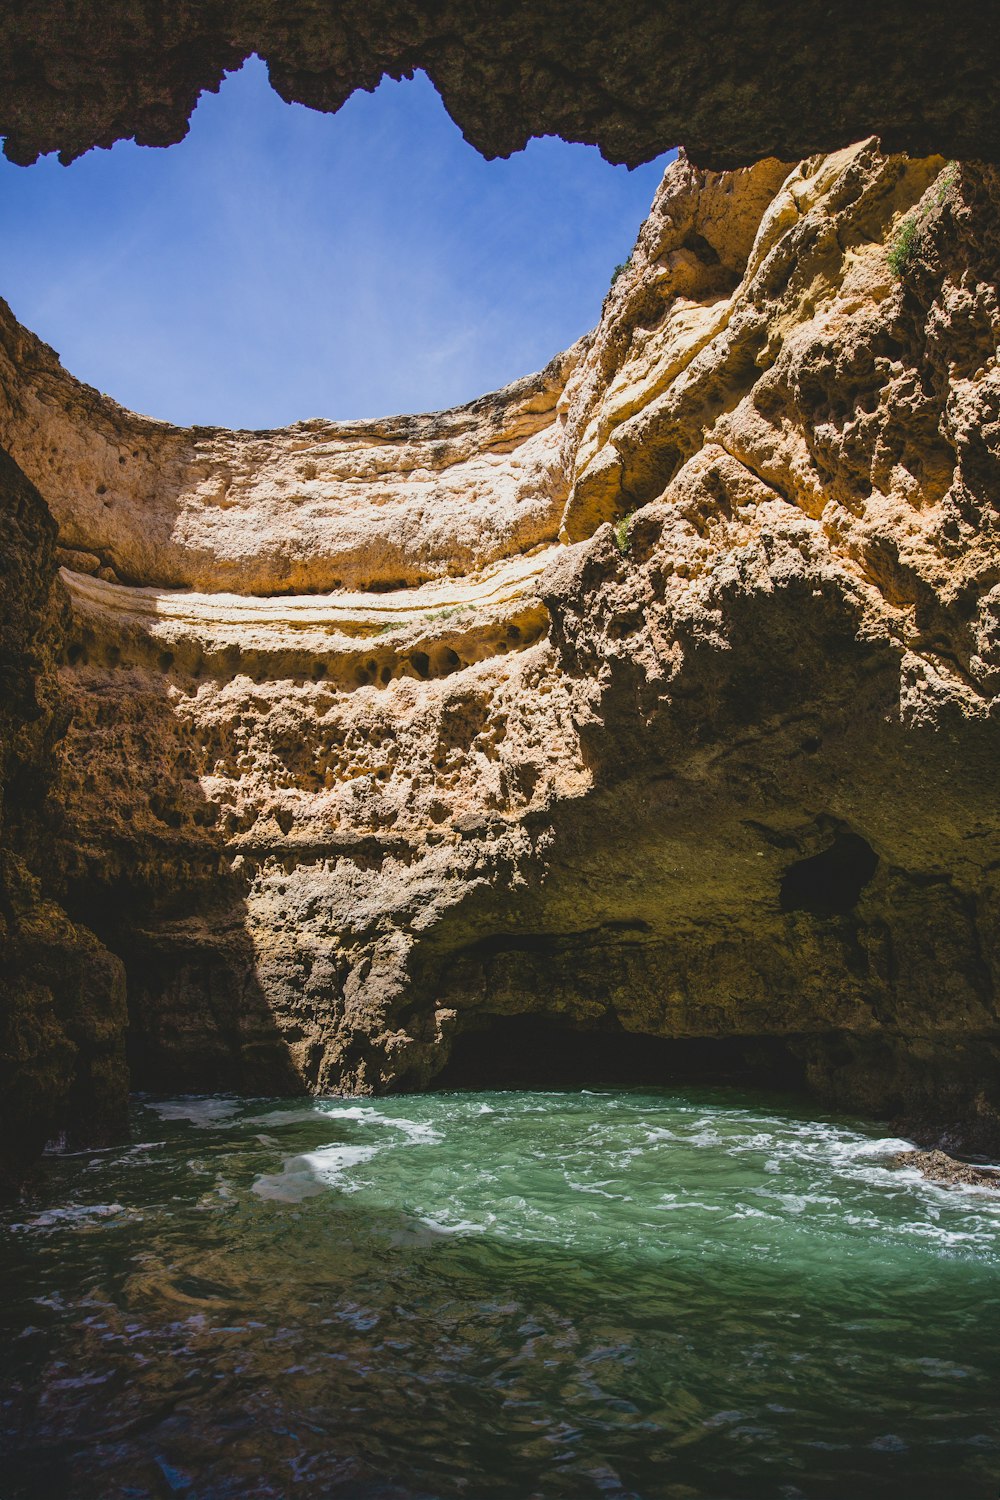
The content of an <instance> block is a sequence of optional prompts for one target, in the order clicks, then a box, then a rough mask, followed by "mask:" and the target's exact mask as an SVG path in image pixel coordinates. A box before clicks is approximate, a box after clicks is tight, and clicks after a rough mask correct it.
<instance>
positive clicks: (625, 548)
mask: <svg viewBox="0 0 1000 1500" xmlns="http://www.w3.org/2000/svg"><path fill="white" fill-rule="evenodd" d="M634 515H635V511H634V510H630V511H626V513H625V515H623V516H621V517H619V519H618V520H617V521H616V522H615V546H616V547H617V548H618V551H619V552H620V553H621V555H622V557H628V555H629V553H630V552H631V550H632V537H631V535H630V528H631V526H632V517H633V516H634Z"/></svg>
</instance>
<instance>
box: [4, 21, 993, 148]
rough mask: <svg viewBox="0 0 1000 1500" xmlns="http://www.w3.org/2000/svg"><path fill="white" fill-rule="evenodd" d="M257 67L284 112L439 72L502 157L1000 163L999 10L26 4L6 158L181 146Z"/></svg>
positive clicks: (446, 94) (11, 70) (462, 111)
mask: <svg viewBox="0 0 1000 1500" xmlns="http://www.w3.org/2000/svg"><path fill="white" fill-rule="evenodd" d="M254 52H256V53H258V54H259V55H260V56H261V57H262V58H264V59H265V61H266V62H267V64H268V67H269V70H270V75H271V81H272V83H273V84H274V87H275V88H276V89H277V91H278V93H279V94H281V96H282V97H283V98H285V99H288V100H294V101H297V102H299V103H302V104H307V105H309V106H311V107H312V108H313V109H321V110H336V109H339V108H340V106H341V105H342V104H343V103H344V101H345V100H346V99H347V98H348V97H349V96H350V94H351V93H353V91H354V90H355V89H358V88H364V89H373V88H374V87H375V86H376V85H377V84H378V82H379V80H380V79H381V78H382V77H383V76H386V75H387V76H389V77H392V78H400V77H404V76H410V75H412V73H413V71H414V70H415V69H417V68H422V69H424V70H426V72H427V73H428V74H429V76H430V77H431V78H432V79H433V81H434V83H435V84H436V85H437V87H438V89H439V91H440V93H441V95H442V98H443V100H444V102H445V105H446V107H447V109H448V111H449V113H450V114H451V115H452V117H453V119H455V120H456V121H457V122H458V124H459V125H460V127H461V129H462V131H463V132H464V134H465V136H466V138H467V139H468V140H469V141H471V142H472V144H473V145H474V146H476V147H477V148H478V149H479V150H480V151H482V152H483V153H484V154H485V155H487V156H497V155H509V153H510V152H511V151H516V150H518V149H519V148H520V147H522V146H523V145H524V144H525V142H526V141H527V140H528V139H529V137H530V136H532V135H548V134H557V135H561V136H562V137H563V138H564V139H565V140H573V141H589V142H594V143H596V144H598V145H600V147H601V149H602V151H603V152H604V154H605V155H606V156H607V157H608V158H609V159H610V160H612V161H622V162H628V163H630V164H631V165H636V164H637V163H638V162H640V161H649V160H651V159H652V158H653V157H654V156H657V155H659V153H660V152H662V151H665V150H668V149H670V148H671V147H673V146H676V145H677V144H678V143H681V144H683V145H684V146H686V147H687V149H688V151H689V153H690V154H691V156H692V158H693V159H695V160H697V161H698V162H699V163H701V164H702V165H704V166H712V167H733V166H740V165H746V164H748V163H750V162H753V161H757V160H759V159H760V158H762V157H765V156H769V155H775V156H779V157H783V158H786V159H789V160H793V159H796V158H798V157H800V156H805V155H807V154H808V153H810V152H815V151H830V150H835V149H837V148H840V147H844V146H846V145H848V144H849V143H850V142H851V141H852V140H856V139H857V138H858V137H860V136H863V135H866V134H868V133H869V132H877V133H878V134H879V135H881V136H882V139H883V143H884V145H885V148H886V149H887V150H897V151H899V150H905V151H909V152H911V153H913V154H923V153H926V152H928V151H946V152H948V153H949V154H950V155H953V156H968V157H973V158H985V159H989V160H996V159H997V157H998V155H1000V103H998V99H997V91H996V87H995V79H996V74H997V70H998V66H1000V23H998V19H997V16H996V13H995V8H994V7H993V6H992V5H990V4H988V3H987V4H984V3H983V0H953V3H952V4H951V5H950V6H947V7H943V6H940V5H936V4H931V3H930V0H880V3H879V4H878V5H869V4H859V3H852V0H847V3H846V4H841V5H839V6H837V7H831V6H830V5H828V4H826V3H824V0H798V3H797V4H796V5H795V6H794V8H793V9H791V10H790V9H789V6H788V4H787V3H785V0H755V3H754V4H753V5H748V4H745V3H741V0H712V3H711V4H710V5H706V4H703V3H701V0H633V3H632V4H631V5H628V6H619V7H614V8H611V7H609V6H608V5H607V4H606V3H598V0H506V3H505V4H503V5H497V4H495V3H493V0H437V3H435V4H434V5H427V4H423V5H405V4H400V3H398V0H392V3H389V0H338V4H336V5H331V4H330V3H329V0H281V3H278V0H199V3H198V4H190V3H185V4H178V3H176V0H175V3H172V4H170V5H164V4H157V3H155V0H154V3H149V4H145V5H142V6H137V5H135V4H132V3H126V0H103V3H100V4H98V3H97V0H19V3H18V4H16V5H11V6H7V7H5V9H4V13H3V15H2V16H0V100H2V102H0V135H5V136H6V137H7V140H6V145H5V148H4V149H5V150H6V153H7V155H8V156H9V157H10V158H11V160H13V161H18V162H30V161H33V160H34V159H35V157H36V156H37V154H38V153H39V152H43V151H59V152H60V153H62V155H63V157H64V159H66V160H71V159H72V158H73V157H75V156H78V155H80V153H81V152H83V151H86V150H87V149H88V147H90V146H93V145H101V146H110V145H111V144H113V142H114V141H116V140H120V139H122V138H123V137H131V138H134V139H136V140H137V141H139V142H140V143H141V144H144V145H153V146H164V145H169V144H170V143H171V142H173V141H178V140H180V139H181V137H182V136H183V135H184V133H185V132H186V130H187V122H188V118H189V116H190V114H191V112H192V110H193V109H194V106H195V104H196V102H197V99H198V95H199V94H200V93H201V92H202V90H204V89H215V88H217V87H218V85H219V83H220V81H221V79H222V77H223V74H224V71H225V70H226V69H233V68H237V67H239V66H240V64H241V63H242V62H243V61H244V59H245V58H247V57H248V56H249V55H250V54H251V53H254Z"/></svg>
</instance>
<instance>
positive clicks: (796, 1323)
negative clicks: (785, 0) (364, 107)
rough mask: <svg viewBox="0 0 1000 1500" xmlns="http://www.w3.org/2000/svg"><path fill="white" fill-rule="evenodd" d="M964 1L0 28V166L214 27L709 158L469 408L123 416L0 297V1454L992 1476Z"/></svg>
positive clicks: (601, 134)
mask: <svg viewBox="0 0 1000 1500" xmlns="http://www.w3.org/2000/svg"><path fill="white" fill-rule="evenodd" d="M987 9H988V8H986V7H983V6H982V5H980V4H978V3H973V0H958V3H957V5H953V6H952V7H951V8H950V9H948V10H943V9H942V8H941V7H932V6H930V5H929V4H916V5H914V4H912V3H910V4H904V3H903V0H887V3H886V4H884V5H882V6H877V7H875V6H870V5H868V6H864V7H861V6H850V5H848V6H842V7H840V9H839V10H837V11H835V12H833V11H831V9H830V7H829V6H828V5H826V4H820V3H819V0H804V3H802V4H800V5H798V6H796V7H795V8H794V14H792V13H790V8H789V7H788V6H787V5H785V4H780V3H778V0H761V3H757V4H754V5H753V6H747V5H740V4H737V3H734V0H717V3H713V4H710V5H707V6H706V5H704V4H698V5H695V4H694V3H693V0H665V3H663V4H647V5H643V4H639V5H637V6H633V7H631V8H629V9H628V10H627V11H613V10H611V9H609V8H608V7H607V5H604V6H600V7H599V6H597V5H596V4H594V3H593V0H580V3H564V0H543V3H542V4H538V3H534V4H532V5H528V4H527V3H526V0H514V3H512V4H505V5H504V6H500V7H498V6H496V5H487V4H482V3H479V0H440V3H438V4H435V5H433V6H408V5H406V4H405V3H404V4H398V3H395V0H394V3H393V4H391V5H387V4H384V3H383V0H366V3H364V4H362V3H361V0H344V3H342V4H338V5H336V6H331V5H330V4H328V3H326V0H289V3H287V4H282V5H278V4H277V3H275V0H210V3H208V4H199V5H193V6H190V5H189V6H181V7H177V6H173V7H172V6H163V5H159V4H156V3H155V0H152V3H148V4H144V5H142V6H136V5H135V4H132V3H128V4H126V3H124V0H112V3H110V4H107V5H101V6H97V5H96V4H94V3H93V0H73V3H72V4H70V3H69V0H57V3H55V4H49V3H45V4H42V3H40V0H26V3H23V4H18V5H16V6H13V7H7V10H6V12H5V14H4V15H3V16H2V17H0V49H2V50H0V56H2V58H3V64H2V66H0V75H2V76H0V135H2V136H3V137H4V151H5V153H6V156H7V158H8V159H9V161H10V162H11V163H14V164H20V165H23V166H24V167H25V169H26V170H32V169H33V168H32V164H33V163H34V162H35V161H36V159H37V158H38V156H39V155H40V154H44V153H47V152H53V151H55V152H58V153H59V154H60V156H61V158H62V160H63V161H64V162H70V161H72V160H73V159H74V158H75V157H77V156H79V155H80V154H81V153H83V152H85V151H87V150H89V149H91V148H92V147H94V146H97V147H108V146H110V145H112V144H113V143H114V142H115V141H116V140H123V139H131V140H135V141H137V142H138V143H140V144H144V145H148V146H150V147H165V146H170V145H171V144H172V143H175V142H177V141H179V140H180V139H181V138H182V137H183V135H184V133H185V131H186V129H187V122H188V119H189V117H190V114H191V112H192V110H193V108H194V106H195V104H196V102H197V99H198V96H199V93H200V92H202V91H204V90H206V89H216V88H218V86H219V84H220V82H221V80H222V78H223V76H224V74H225V72H226V71H227V70H228V69H232V68H235V67H237V66H239V64H240V63H241V62H242V61H243V60H244V59H245V58H246V57H248V56H249V55H251V54H252V53H256V54H257V55H258V56H259V57H261V58H262V59H263V60H264V61H265V62H266V64H267V67H268V71H269V76H270V79H271V82H272V84H273V86H274V88H275V89H276V90H277V92H278V93H279V94H280V95H281V97H282V98H284V99H286V100H289V101H296V102H299V103H303V104H305V105H308V106H310V107H312V108H313V109H316V110H321V111H328V112H333V111H336V110H337V109H338V108H339V107H340V106H341V104H342V103H343V102H344V101H345V99H346V98H347V97H348V96H349V95H350V93H351V92H352V91H353V90H354V89H357V88H367V89H373V88H374V87H376V86H377V84H378V82H379V80H380V79H381V78H382V77H383V76H389V77H394V78H402V77H409V76H412V74H413V73H414V71H415V70H418V69H423V70H425V71H426V73H427V75H428V76H429V77H430V79H431V80H432V81H433V83H434V84H435V86H436V87H437V88H438V89H439V91H440V93H441V97H442V99H443V100H444V103H445V105H446V107H447V109H448V111H449V113H450V115H451V116H452V118H453V120H454V121H455V122H456V123H457V125H458V127H459V128H460V129H461V130H462V131H463V133H464V135H465V137H466V139H467V140H468V141H470V142H471V143H472V144H473V145H474V146H475V147H476V148H477V149H479V150H480V151H481V152H482V153H484V154H485V155H487V156H503V155H506V154H509V153H510V152H512V151H515V150H517V149H519V148H520V147H521V146H523V145H524V143H525V141H526V140H527V139H528V138H529V137H531V136H532V135H538V134H544V133H547V132H550V133H551V132H554V133H558V134H560V135H561V136H563V137H564V138H565V139H567V140H577V141H583V142H590V143H592V144H596V145H598V146H599V147H600V149H601V151H602V152H603V153H604V155H605V156H606V157H607V158H609V159H610V160H612V161H616V162H620V163H629V164H635V163H640V162H644V161H649V160H651V159H652V158H653V157H655V156H656V155H657V154H658V153H659V152H660V151H662V150H663V149H665V148H668V147H670V148H672V147H674V146H677V145H678V144H679V145H680V147H681V150H680V152H679V154H678V157H677V159H676V161H674V162H673V163H672V164H671V165H670V167H669V168H668V169H667V171H666V173H665V175H664V177H663V179H662V181H661V183H660V186H659V187H658V189H657V191H656V194H655V197H654V199H653V202H652V204H651V206H650V211H649V215H648V217H647V219H646V221H645V222H644V224H643V226H642V228H641V229H640V231H639V234H638V237H637V239H636V242H635V245H634V247H633V249H632V252H631V254H630V255H629V257H628V259H627V261H626V262H625V263H624V264H623V265H622V266H621V267H620V268H619V269H618V272H617V274H616V275H615V277H614V280H613V283H612V285H611V286H610V287H609V288H608V291H607V295H606V296H605V299H604V303H603V307H602V309H601V313H600V318H599V320H598V323H597V325H596V327H595V328H594V329H593V330H592V331H591V332H589V333H588V334H585V335H584V337H583V338H581V339H580V340H578V342H577V343H575V344H574V345H573V346H572V347H571V348H569V349H567V350H565V351H564V352H562V353H561V354H559V355H557V356H556V357H555V358H554V359H552V360H551V362H550V363H549V364H548V365H547V366H546V367H545V368H544V369H542V370H540V371H538V372H537V373H535V374H528V375H525V376H523V377H522V378H520V379H518V380H516V381H514V382H513V383H512V384H511V385H508V386H506V387H504V388H503V389H501V390H498V391H494V392H492V393H489V394H486V395H483V396H481V397H479V398H477V399H475V400H473V401H471V402H469V403H467V404H466V405H464V406H460V407H457V408H454V409H452V410H446V411H437V412H425V413H419V414H412V415H400V416H393V417H384V418H378V419H373V420H364V421H356V422H337V421H334V420H327V419H325V418H324V419H311V420H308V421H300V422H295V423H293V424H292V425H291V426H288V427H285V428H280V429H275V430H271V431H244V430H232V431H230V430H225V429H222V428H213V427H205V426H201V427H190V428H186V427H179V426H174V425H172V424H171V423H168V422H157V421H155V420H152V419H150V418H147V417H144V416H141V415H139V414H137V413H135V412H131V411H128V410H126V409H125V408H123V407H121V406H119V405H118V404H117V403H115V402H114V401H112V400H110V399H109V398H108V397H106V396H104V395H102V394H101V393H100V392H99V391H97V390H94V389H92V388H91V387H89V386H87V385H85V384H83V383H82V382H80V381H79V380H77V379H76V378H75V377H74V375H73V374H72V373H71V372H69V371H68V370H66V369H65V368H63V366H62V364H61V362H60V360H59V358H58V356H57V355H56V353H55V352H54V351H53V350H52V349H50V348H48V347H47V346H46V345H45V344H44V343H43V342H42V341H41V340H40V339H39V338H37V337H36V336H35V335H34V334H33V333H32V332H31V331H30V330H29V329H26V328H24V327H22V326H21V325H20V324H19V323H18V321H17V319H16V318H15V317H14V315H13V313H12V312H11V310H10V309H9V308H8V307H7V306H6V304H4V303H0V688H2V692H0V1197H2V1198H4V1199H5V1200H6V1201H5V1203H4V1204H2V1205H0V1217H2V1218H3V1220H4V1226H5V1229H6V1231H7V1232H6V1233H5V1234H4V1235H3V1236H2V1237H0V1250H2V1254H3V1258H4V1263H3V1272H4V1275H3V1281H4V1287H5V1302H4V1308H3V1314H4V1337H3V1339H2V1340H0V1344H2V1345H3V1347H4V1350H5V1354H4V1366H5V1368H4V1375H5V1377H9V1378H7V1383H6V1386H5V1389H4V1393H3V1400H2V1401H0V1448H2V1449H3V1450H4V1454H5V1469H4V1474H5V1485H6V1486H8V1487H9V1489H10V1494H11V1500H48V1497H50V1496H53V1495H56V1494H58V1495H60V1496H65V1497H66V1500H92V1497H93V1496H95V1495H98V1494H100V1495H112V1494H115V1495H117V1494H126V1493H127V1494H129V1495H130V1496H135V1497H149V1500H152V1497H154V1496H160V1495H166V1494H171V1495H194V1494H196V1493H197V1494H199V1495H205V1496H209V1495H211V1496H219V1497H221V1496H236V1495H251V1494H252V1495H255V1496H257V1495H259V1496H261V1497H262V1500H279V1497H283V1496H285V1495H287V1494H289V1493H290V1492H291V1490H294V1491H295V1493H296V1494H299V1493H301V1494H302V1495H303V1496H304V1497H313V1496H315V1497H320V1496H322V1497H323V1500H326V1497H328V1496H335V1497H345V1500H346V1497H348V1496H350V1497H351V1500H387V1497H389V1496H391V1497H392V1500H427V1497H429V1496H432V1495H433V1496H436V1497H439V1500H462V1497H463V1496H469V1495H475V1496H476V1497H477V1500H541V1497H543V1496H544V1497H545V1500H584V1497H587V1496H593V1497H597V1496H601V1497H603V1500H640V1497H642V1500H662V1497H665V1496H667V1495H670V1496H671V1497H673V1496H681V1495H684V1496H691V1497H694V1496H701V1497H705V1500H709V1497H718V1496H722V1495H726V1496H729V1495H731V1494H733V1492H734V1489H738V1490H739V1491H740V1493H746V1494H751V1493H752V1494H754V1495H759V1496H760V1497H761V1500H769V1497H772V1496H777V1495H778V1494H779V1493H780V1494H781V1495H782V1496H793V1495H794V1496H795V1497H801V1500H823V1497H828V1496H834V1495H842V1494H845V1493H853V1494H858V1495H864V1496H865V1497H868V1496H871V1497H872V1500H875V1497H880V1500H881V1497H885V1500H889V1497H895V1496H898V1495H903V1494H905V1495H913V1496H922V1495H927V1496H931V1495H934V1496H938V1495H941V1494H945V1493H955V1494H959V1493H961V1494H969V1495H972V1494H978V1493H980V1492H981V1493H983V1494H985V1493H986V1492H987V1489H988V1490H989V1492H990V1493H993V1491H994V1490H995V1471H996V1457H997V1453H998V1452H1000V1432H998V1429H997V1414H996V1409H995V1391H996V1389H997V1385H998V1382H1000V1356H998V1350H1000V1339H998V1337H997V1327H996V1322H997V1319H996V1296H995V1278H996V1271H997V1268H998V1266H1000V1248H998V1247H1000V1217H998V1213H1000V1210H998V1204H1000V1199H998V1198H997V1196H996V1189H997V1184H998V1181H1000V1178H998V1175H997V1171H998V1169H997V1168H996V1167H995V1165H993V1163H995V1161H996V1159H997V1158H998V1156H1000V1013H998V1002H997V992H998V984H1000V876H998V872H1000V796H998V793H1000V783H998V778H997V775H996V768H997V765H998V764H1000V754H998V752H1000V708H998V705H1000V584H998V582H997V580H998V578H1000V567H998V555H997V532H996V507H997V497H998V495H1000V359H998V355H1000V347H998V337H1000V325H998V320H997V308H998V306H1000V229H998V225H1000V169H998V162H1000V103H998V98H1000V96H998V92H997V90H996V87H995V79H996V75H997V65H998V63H1000V19H998V18H997V17H995V16H993V15H992V14H987V13H986V11H987ZM12 170H13V168H12ZM820 809H821V810H822V811H818V810H820ZM137 1090H138V1091H140V1092H138V1093H137ZM165 1095H168V1096H169V1097H164V1096H165ZM900 1137H903V1138H902V1139H901V1138H900ZM917 1142H919V1143H920V1144H922V1145H928V1146H931V1147H932V1148H934V1149H932V1150H931V1151H929V1152H924V1151H920V1150H919V1149H917V1147H916V1145H915V1143H917ZM958 1154H961V1155H964V1156H966V1157H970V1158H972V1157H976V1158H981V1160H979V1162H978V1163H977V1164H976V1165H974V1166H971V1165H969V1163H968V1162H966V1163H961V1162H958V1161H956V1160H955V1159H954V1157H955V1156H956V1155H958ZM928 1179H931V1180H928ZM5 1494H6V1489H5Z"/></svg>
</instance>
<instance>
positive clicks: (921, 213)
mask: <svg viewBox="0 0 1000 1500" xmlns="http://www.w3.org/2000/svg"><path fill="white" fill-rule="evenodd" d="M957 180H958V162H957V161H950V162H949V163H948V165H947V166H946V167H945V168H944V169H943V171H942V172H940V173H939V175H938V178H937V180H936V182H935V183H934V188H933V191H932V192H931V193H929V195H925V198H924V200H923V202H922V204H918V205H917V207H916V208H915V209H914V210H913V211H912V213H908V214H907V216H906V218H905V219H904V220H903V222H902V223H901V224H900V226H899V228H898V229H897V230H896V235H895V238H894V239H893V242H892V244H891V245H890V247H889V249H888V250H887V251H886V259H887V260H888V262H889V269H890V271H891V272H892V274H893V275H894V276H895V277H896V278H897V279H898V280H902V278H903V277H904V276H905V275H906V273H907V271H909V270H911V269H912V267H913V265H914V263H915V261H916V258H917V250H918V249H919V246H920V235H921V232H922V230H923V228H924V225H925V224H926V222H927V219H928V216H929V214H930V213H931V211H932V209H935V208H940V207H941V205H942V204H943V203H944V201H945V199H946V198H947V196H948V194H949V193H950V192H951V190H952V188H953V187H954V186H955V183H956V182H957Z"/></svg>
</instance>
